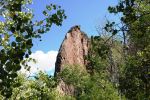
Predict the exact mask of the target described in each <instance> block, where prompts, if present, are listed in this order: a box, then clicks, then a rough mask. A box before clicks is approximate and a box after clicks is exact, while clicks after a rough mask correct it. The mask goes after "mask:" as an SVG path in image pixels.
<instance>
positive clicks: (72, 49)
mask: <svg viewBox="0 0 150 100" xmlns="http://www.w3.org/2000/svg"><path fill="white" fill-rule="evenodd" d="M88 40H89V39H88V37H87V35H86V34H85V33H84V32H82V31H81V30H80V27H79V26H74V27H72V28H71V29H70V30H69V31H68V33H67V34H66V36H65V39H64V40H63V42H62V44H61V47H60V49H59V53H58V55H57V58H56V64H55V76H57V74H58V73H59V72H61V71H62V70H63V68H64V66H65V65H80V66H81V67H84V68H86V60H85V56H86V55H87V54H88ZM60 80H61V79H60ZM57 89H58V91H59V92H60V93H61V94H70V95H73V94H74V87H73V86H72V85H67V84H65V83H64V82H63V81H62V80H61V81H60V83H59V85H58V86H57Z"/></svg>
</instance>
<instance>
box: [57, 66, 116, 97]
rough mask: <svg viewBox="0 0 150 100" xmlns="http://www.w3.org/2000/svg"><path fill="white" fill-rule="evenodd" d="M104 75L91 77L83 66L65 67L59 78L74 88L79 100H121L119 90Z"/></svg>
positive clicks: (95, 74)
mask: <svg viewBox="0 0 150 100" xmlns="http://www.w3.org/2000/svg"><path fill="white" fill-rule="evenodd" d="M102 74H103V73H102ZM102 74H101V75H100V74H99V73H94V74H93V75H92V76H91V75H90V74H89V73H87V71H86V70H85V69H84V68H83V66H77V65H75V66H67V67H65V68H64V70H63V71H62V72H61V73H60V74H59V78H60V77H61V79H62V80H63V81H64V82H65V83H66V84H68V85H70V84H71V85H73V86H74V88H75V95H74V98H75V99H77V100H91V99H92V100H93V99H94V100H106V99H107V100H119V96H118V92H117V90H116V89H115V88H114V86H113V85H112V84H111V82H109V81H108V80H106V79H105V78H104V77H105V75H102Z"/></svg>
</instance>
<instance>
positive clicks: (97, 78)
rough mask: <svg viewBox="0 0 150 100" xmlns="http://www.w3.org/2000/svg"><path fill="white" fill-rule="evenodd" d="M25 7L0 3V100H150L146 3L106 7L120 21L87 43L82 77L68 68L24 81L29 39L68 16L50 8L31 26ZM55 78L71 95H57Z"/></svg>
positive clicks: (137, 0) (12, 1) (131, 0)
mask: <svg viewBox="0 0 150 100" xmlns="http://www.w3.org/2000/svg"><path fill="white" fill-rule="evenodd" d="M30 4H32V0H0V6H1V9H0V16H1V17H2V18H3V19H2V20H1V21H0V93H1V95H0V100H150V1H149V0H118V4H117V5H116V6H113V7H112V6H111V5H110V6H109V7H108V11H109V13H111V14H113V15H114V16H117V15H121V17H118V20H119V21H117V22H111V21H110V20H106V24H105V26H104V27H102V28H101V29H99V36H91V37H90V48H89V53H88V55H87V56H86V57H85V59H86V60H87V61H88V66H87V68H86V69H87V70H86V71H85V70H84V69H81V68H80V65H68V66H65V68H64V69H63V71H62V72H60V73H59V74H58V75H57V76H49V75H48V74H46V73H44V72H39V73H38V74H37V75H36V76H33V77H27V76H26V75H24V74H22V73H21V72H20V70H21V67H23V66H24V67H25V69H27V70H30V66H28V64H27V62H29V61H34V59H32V58H30V57H29V55H30V54H31V53H32V51H31V48H32V47H33V39H40V38H41V35H42V34H44V33H46V32H48V31H49V30H50V29H51V27H52V26H53V25H57V26H61V25H62V22H63V21H64V20H65V19H66V18H67V16H69V15H65V9H64V10H63V9H62V8H61V7H60V6H58V5H55V4H50V5H47V6H46V8H45V10H44V11H43V14H44V15H45V18H43V20H40V21H38V20H36V21H35V20H32V19H33V18H34V16H36V15H33V13H32V12H31V10H30V8H29V6H27V5H30ZM120 37H121V38H120ZM24 58H25V59H24ZM70 66H71V67H70ZM60 78H62V79H63V81H64V82H65V84H67V85H72V86H73V87H74V89H75V93H74V94H73V95H67V94H61V93H59V91H58V89H57V85H58V84H59V82H60V80H59V79H60Z"/></svg>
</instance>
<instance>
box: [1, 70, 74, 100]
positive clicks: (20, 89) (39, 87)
mask: <svg viewBox="0 0 150 100" xmlns="http://www.w3.org/2000/svg"><path fill="white" fill-rule="evenodd" d="M16 86H17V87H16ZM56 86H57V81H56V79H55V78H54V77H52V76H48V75H47V74H45V73H43V72H39V73H38V75H36V76H35V78H32V79H30V78H27V77H26V76H25V75H23V74H19V75H18V77H17V78H16V79H15V81H14V83H13V92H12V95H11V97H10V98H9V99H7V100H24V99H27V100H60V99H61V100H66V99H67V100H73V99H71V97H70V96H65V95H64V96H63V95H61V94H60V93H59V92H58V90H57V88H56ZM4 98H5V97H3V96H2V95H0V99H4Z"/></svg>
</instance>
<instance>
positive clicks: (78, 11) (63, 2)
mask: <svg viewBox="0 0 150 100" xmlns="http://www.w3.org/2000/svg"><path fill="white" fill-rule="evenodd" d="M117 2H118V0H53V1H52V0H33V5H32V6H31V8H32V9H33V12H34V14H35V19H36V20H40V19H43V17H44V16H43V14H42V11H43V10H44V9H45V7H46V5H47V4H50V3H54V4H57V5H60V6H61V7H62V8H63V9H64V10H65V14H66V15H67V19H66V20H64V22H63V25H62V26H61V27H58V26H52V28H51V30H50V31H49V32H48V33H46V34H44V35H42V41H41V42H40V41H39V40H34V46H33V48H32V51H33V53H32V54H31V55H30V57H32V58H34V59H35V60H37V63H36V64H34V63H33V62H29V65H30V66H31V69H30V73H31V74H33V73H37V72H38V71H39V70H42V71H45V72H47V73H48V74H51V75H53V73H54V70H55V60H56V56H57V53H58V50H59V47H60V45H61V43H62V41H63V39H64V37H65V34H66V32H67V31H68V30H69V29H70V28H71V27H72V26H74V25H80V26H81V30H82V31H84V32H85V33H87V35H88V36H91V35H98V33H97V31H96V27H97V26H99V25H100V26H101V25H103V24H104V23H105V21H106V18H108V19H109V20H116V19H115V17H113V15H111V14H109V13H108V11H107V8H108V6H109V5H112V6H113V5H116V4H117Z"/></svg>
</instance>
